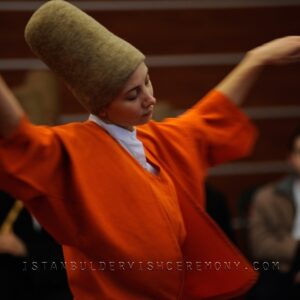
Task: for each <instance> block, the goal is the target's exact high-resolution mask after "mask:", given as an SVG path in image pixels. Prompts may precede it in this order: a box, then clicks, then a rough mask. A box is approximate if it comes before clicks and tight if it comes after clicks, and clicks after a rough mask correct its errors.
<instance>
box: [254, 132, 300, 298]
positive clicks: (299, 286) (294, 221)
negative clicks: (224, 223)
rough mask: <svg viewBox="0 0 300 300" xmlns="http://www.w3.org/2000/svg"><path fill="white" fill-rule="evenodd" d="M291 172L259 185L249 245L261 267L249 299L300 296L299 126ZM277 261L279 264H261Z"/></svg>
mask: <svg viewBox="0 0 300 300" xmlns="http://www.w3.org/2000/svg"><path fill="white" fill-rule="evenodd" d="M288 163H289V165H290V169H291V170H290V172H289V174H286V175H285V176H284V177H283V178H281V179H280V180H279V181H276V182H272V183H269V184H267V185H265V186H263V187H260V188H259V189H258V191H256V193H255V194H254V197H253V199H252V201H251V204H250V212H249V248H250V254H251V256H252V258H253V260H254V261H258V262H259V264H260V266H261V268H260V271H261V274H260V279H259V281H258V283H257V285H256V286H255V287H254V289H253V290H252V291H251V293H250V294H249V299H300V128H298V129H297V130H296V131H295V132H294V133H293V135H292V136H291V137H290V141H289V145H288ZM263 262H268V263H270V264H272V262H278V268H277V267H276V268H267V269H266V270H264V269H263V268H262V264H263Z"/></svg>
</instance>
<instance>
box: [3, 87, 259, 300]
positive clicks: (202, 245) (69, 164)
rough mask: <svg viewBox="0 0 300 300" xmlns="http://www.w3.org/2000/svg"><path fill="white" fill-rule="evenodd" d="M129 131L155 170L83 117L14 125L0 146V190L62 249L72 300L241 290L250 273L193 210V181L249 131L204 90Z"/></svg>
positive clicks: (227, 104) (227, 156) (238, 152)
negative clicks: (181, 109) (184, 106)
mask: <svg viewBox="0 0 300 300" xmlns="http://www.w3.org/2000/svg"><path fill="white" fill-rule="evenodd" d="M137 136H138V138H139V139H140V140H141V141H142V142H143V144H144V147H145V153H146V157H147V160H148V161H149V162H150V163H151V164H153V165H154V166H155V167H156V168H157V169H158V170H159V174H158V175H153V174H151V173H149V172H147V171H146V170H144V169H143V168H142V167H141V165H140V164H139V163H138V162H137V161H136V160H135V159H134V158H133V157H132V156H131V155H130V154H129V153H128V152H127V151H126V150H125V149H124V148H123V147H122V146H121V145H120V144H119V143H117V142H116V141H115V140H114V139H113V138H112V137H111V136H110V135H109V134H108V133H106V132H105V131H104V130H103V129H102V128H101V127H99V126H98V125H97V124H95V123H93V122H91V121H86V122H83V123H70V124H67V125H62V126H56V127H45V126H34V125H32V124H30V123H29V122H28V121H27V119H26V118H23V119H22V121H21V123H20V125H19V127H18V128H17V130H16V131H15V132H14V133H13V134H12V135H11V136H10V137H8V138H6V139H3V140H1V141H0V157H1V160H0V188H1V189H4V190H6V191H7V192H9V193H11V194H12V195H13V196H14V197H16V198H18V199H22V200H23V201H24V203H25V205H26V206H27V208H28V209H29V210H30V211H31V212H32V213H33V214H34V216H35V217H36V218H37V220H38V221H39V222H40V223H41V225H42V226H44V227H45V228H46V229H47V230H48V231H49V232H50V233H51V234H52V235H53V236H54V237H55V238H56V239H57V241H58V242H59V243H61V244H62V245H63V250H64V255H65V260H66V265H67V273H68V278H69V283H70V287H71V290H72V292H73V295H74V299H75V300H92V299H93V300H94V299H122V300H123V299H124V300H127V299H128V300H143V299H145V300H146V299H184V300H192V299H228V298H231V297H234V296H237V295H239V294H241V293H244V292H245V291H246V290H247V289H249V287H250V286H251V285H252V284H253V283H254V281H255V278H256V274H255V272H254V271H253V269H252V268H251V266H250V265H249V264H248V262H247V261H246V260H245V259H244V258H243V256H242V255H241V254H240V252H239V251H238V250H237V249H236V248H235V247H234V246H233V245H232V244H231V243H230V242H229V241H228V240H227V238H226V237H225V236H224V234H223V233H222V232H221V231H220V230H219V229H218V227H217V226H216V225H215V223H214V222H213V221H212V220H211V219H210V218H209V216H208V215H207V213H206V212H205V211H204V187H203V182H204V179H205V176H206V173H207V170H208V168H209V167H210V166H212V165H216V164H219V163H222V162H224V161H228V160H232V159H236V158H239V157H242V156H245V155H247V154H248V153H249V152H250V150H251V147H252V145H253V143H254V141H255V137H256V130H255V128H254V126H253V125H252V124H251V123H250V121H249V120H248V118H247V117H246V116H245V115H244V114H243V113H241V112H240V111H239V110H238V109H237V107H236V106H235V105H234V104H233V103H231V101H229V100H228V99H227V98H226V97H225V96H224V95H222V94H221V93H219V92H217V91H212V92H211V93H209V94H208V95H207V96H206V97H205V98H204V99H203V100H201V101H199V103H197V104H196V105H195V106H194V107H193V108H191V109H190V110H188V111H187V112H186V113H184V114H183V115H182V116H180V117H178V118H174V119H167V120H165V121H164V122H161V123H157V122H153V121H151V122H149V123H148V124H146V125H143V126H140V127H138V128H137ZM224 262H227V264H226V266H227V267H225V266H224ZM220 265H222V266H221V267H220ZM229 265H230V268H228V266H229ZM130 266H131V267H130Z"/></svg>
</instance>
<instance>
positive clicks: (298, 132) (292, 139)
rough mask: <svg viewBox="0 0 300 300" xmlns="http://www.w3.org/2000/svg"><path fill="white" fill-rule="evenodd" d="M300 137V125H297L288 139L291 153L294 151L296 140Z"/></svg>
mask: <svg viewBox="0 0 300 300" xmlns="http://www.w3.org/2000/svg"><path fill="white" fill-rule="evenodd" d="M299 137H300V126H299V127H297V128H296V129H295V130H294V131H293V133H292V134H291V135H290V137H289V140H288V152H289V153H291V152H293V151H294V147H295V141H296V139H297V138H299Z"/></svg>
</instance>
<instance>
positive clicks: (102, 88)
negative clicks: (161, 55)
mask: <svg viewBox="0 0 300 300" xmlns="http://www.w3.org/2000/svg"><path fill="white" fill-rule="evenodd" d="M25 39H26V41H27V43H28V44H29V46H30V48H31V49H32V51H33V52H34V53H35V54H36V55H37V56H38V57H39V58H40V59H41V60H43V61H44V62H45V63H46V64H47V65H48V66H49V68H50V69H52V70H53V71H54V72H55V73H57V74H58V75H60V76H61V77H62V78H63V80H64V81H65V83H66V84H67V86H68V87H69V88H70V90H71V91H72V93H73V94H74V95H75V97H76V98H77V99H78V100H79V101H80V102H81V104H82V105H83V106H84V107H85V108H86V109H87V110H88V111H89V112H91V113H94V114H97V113H98V112H99V110H100V109H101V108H102V107H103V106H105V105H106V104H108V103H109V102H110V101H111V100H112V99H113V97H114V96H115V95H116V94H117V93H118V91H119V90H120V89H121V88H122V86H123V85H124V84H125V83H126V81H127V80H128V78H129V77H130V75H131V74H132V73H133V72H134V70H135V69H136V68H137V66H138V65H139V64H140V63H141V62H142V61H143V60H144V59H145V56H144V55H143V54H142V53H141V52H140V51H139V50H137V49H136V48H135V47H134V46H132V45H131V44H129V43H128V42H126V41H125V40H123V39H121V38H119V37H117V36H116V35H114V34H113V33H111V32H110V31H108V30H107V29H106V28H105V27H104V26H102V25H101V24H99V23H98V22H97V21H96V20H95V19H93V18H92V17H90V16H88V15H87V14H86V13H84V12H83V11H81V10H80V9H78V8H77V7H75V6H73V5H71V4H70V3H68V2H66V1H63V0H52V1H48V2H46V3H45V4H44V5H42V6H41V7H40V8H39V9H38V10H37V11H36V12H35V13H34V14H33V15H32V17H31V18H30V20H29V22H28V24H27V26H26V28H25Z"/></svg>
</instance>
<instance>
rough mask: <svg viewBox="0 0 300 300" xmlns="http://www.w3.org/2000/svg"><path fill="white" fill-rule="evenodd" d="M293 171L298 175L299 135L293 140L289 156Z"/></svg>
mask: <svg viewBox="0 0 300 300" xmlns="http://www.w3.org/2000/svg"><path fill="white" fill-rule="evenodd" d="M289 161H290V164H291V165H292V167H293V169H294V171H296V173H297V174H298V176H300V136H299V137H297V138H296V139H295V141H294V145H293V150H292V152H291V154H290V158H289Z"/></svg>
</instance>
